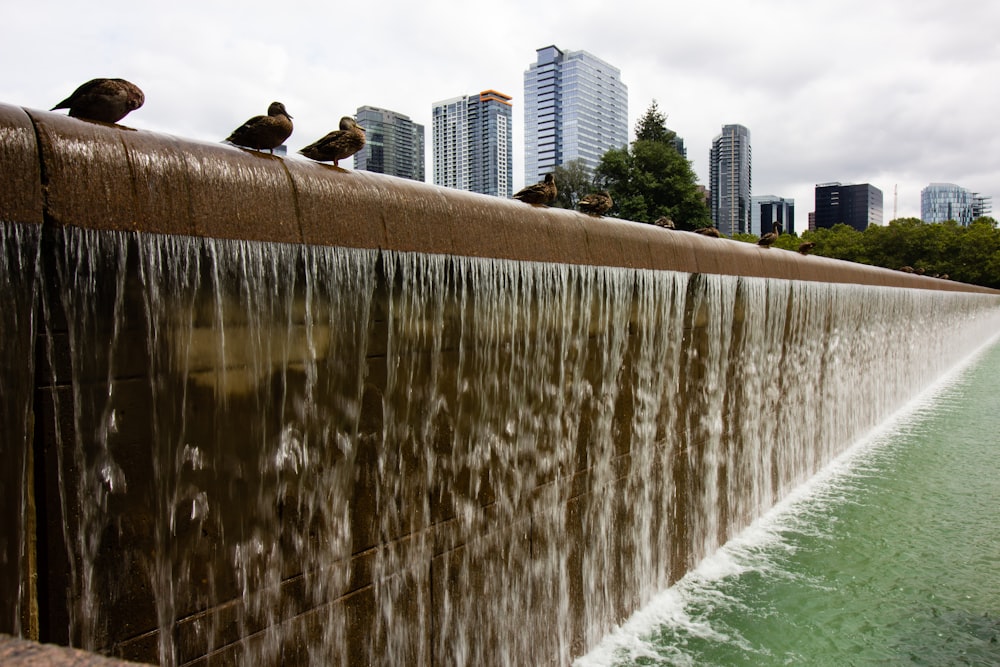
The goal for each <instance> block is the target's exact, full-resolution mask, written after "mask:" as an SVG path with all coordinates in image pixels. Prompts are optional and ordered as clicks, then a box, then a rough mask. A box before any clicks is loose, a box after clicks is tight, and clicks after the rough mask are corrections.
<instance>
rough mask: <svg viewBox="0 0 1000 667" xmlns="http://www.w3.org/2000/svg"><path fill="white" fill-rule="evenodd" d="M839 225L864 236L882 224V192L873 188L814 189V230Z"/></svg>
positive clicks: (823, 185)
mask: <svg viewBox="0 0 1000 667" xmlns="http://www.w3.org/2000/svg"><path fill="white" fill-rule="evenodd" d="M838 223H843V224H845V225H850V226H851V227H853V228H854V229H856V230H858V231H859V232H863V231H865V230H866V229H868V227H869V226H870V225H881V224H882V191H881V190H879V189H878V188H876V187H875V186H874V185H869V184H868V183H862V184H860V185H844V184H843V183H820V184H818V185H817V186H816V228H817V229H822V228H825V229H829V228H830V227H833V226H834V225H836V224H838Z"/></svg>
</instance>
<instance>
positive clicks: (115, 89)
mask: <svg viewBox="0 0 1000 667" xmlns="http://www.w3.org/2000/svg"><path fill="white" fill-rule="evenodd" d="M145 101H146V96H145V95H143V94H142V91H141V90H139V86H137V85H135V84H134V83H131V82H129V81H126V80H125V79H91V80H90V81H88V82H87V83H85V84H83V85H82V86H80V87H79V88H77V89H76V90H74V91H73V94H72V95H70V96H69V97H67V98H66V99H64V100H63V101H62V102H60V103H59V104H57V105H55V106H54V107H52V111H55V110H56V109H69V115H70V116H72V117H73V118H84V119H86V120H97V121H101V122H102V123H117V122H118V121H120V120H121V119H122V118H124V117H125V116H127V115H128V114H129V112H130V111H135V110H136V109H138V108H139V107H141V106H142V104H143V102H145Z"/></svg>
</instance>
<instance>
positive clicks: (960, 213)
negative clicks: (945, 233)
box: [920, 183, 993, 227]
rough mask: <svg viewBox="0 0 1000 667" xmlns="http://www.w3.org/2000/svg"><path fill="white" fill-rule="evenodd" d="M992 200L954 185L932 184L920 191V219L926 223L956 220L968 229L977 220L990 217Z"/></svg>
mask: <svg viewBox="0 0 1000 667" xmlns="http://www.w3.org/2000/svg"><path fill="white" fill-rule="evenodd" d="M992 200H993V198H992V197H984V196H982V195H980V194H979V193H977V192H972V191H971V190H966V189H965V188H962V187H959V186H957V185H955V184H954V183H931V184H930V185H928V186H927V187H926V188H924V189H923V190H921V191H920V219H921V220H923V221H924V222H945V221H946V220H954V221H955V222H957V223H958V224H960V225H962V226H963V227H968V226H969V224H970V223H972V221H973V220H975V219H976V218H980V217H982V216H984V215H989V213H990V211H991V210H992V208H993V201H992Z"/></svg>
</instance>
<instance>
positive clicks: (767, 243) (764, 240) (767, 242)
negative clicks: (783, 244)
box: [757, 223, 781, 248]
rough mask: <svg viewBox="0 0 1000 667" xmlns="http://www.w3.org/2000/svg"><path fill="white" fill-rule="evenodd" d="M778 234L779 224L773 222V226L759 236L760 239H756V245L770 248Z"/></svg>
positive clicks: (779, 233) (779, 230)
mask: <svg viewBox="0 0 1000 667" xmlns="http://www.w3.org/2000/svg"><path fill="white" fill-rule="evenodd" d="M780 235H781V225H779V224H778V223H774V226H773V227H772V228H771V231H769V232H768V233H767V234H764V235H763V236H761V237H760V240H759V241H757V245H759V246H760V247H762V248H770V247H771V244H772V243H774V242H775V241H777V240H778V236H780Z"/></svg>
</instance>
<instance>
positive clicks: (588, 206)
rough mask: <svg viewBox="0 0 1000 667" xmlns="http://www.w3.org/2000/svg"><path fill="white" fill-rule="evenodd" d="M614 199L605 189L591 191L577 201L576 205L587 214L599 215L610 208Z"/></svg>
mask: <svg viewBox="0 0 1000 667" xmlns="http://www.w3.org/2000/svg"><path fill="white" fill-rule="evenodd" d="M612 206H614V201H613V200H612V199H611V195H610V194H609V193H608V191H607V190H601V191H600V192H593V193H591V194H589V195H586V196H585V197H584V198H583V199H581V200H580V201H579V202H577V205H576V207H577V208H578V209H580V210H581V211H583V212H584V213H586V214H587V215H597V216H601V215H604V214H605V213H607V212H608V211H610V210H611V207H612Z"/></svg>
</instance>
